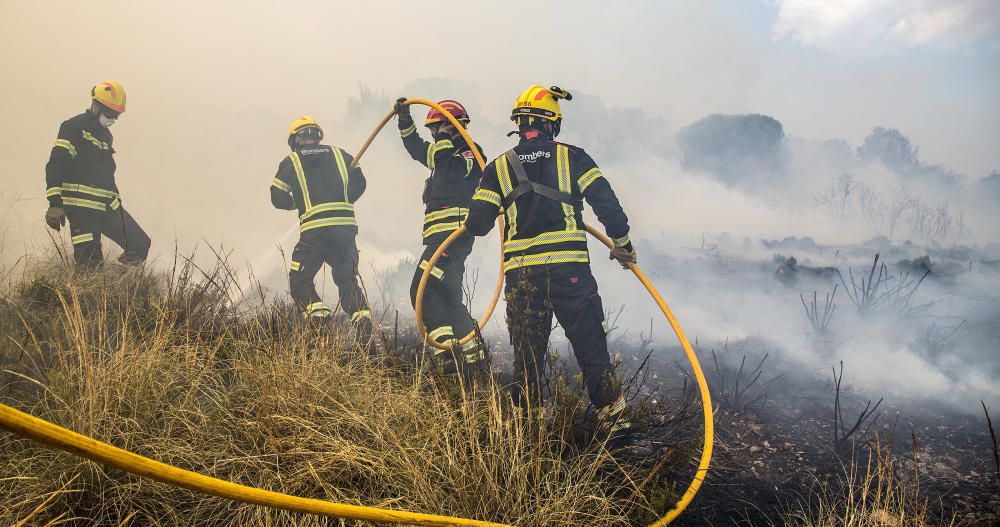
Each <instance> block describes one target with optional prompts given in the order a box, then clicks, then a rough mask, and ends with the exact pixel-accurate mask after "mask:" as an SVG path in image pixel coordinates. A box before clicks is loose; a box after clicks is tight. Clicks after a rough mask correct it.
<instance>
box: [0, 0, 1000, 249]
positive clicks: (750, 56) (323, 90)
mask: <svg viewBox="0 0 1000 527" xmlns="http://www.w3.org/2000/svg"><path fill="white" fill-rule="evenodd" d="M0 6H2V7H0V60H2V62H0V63H2V64H3V65H4V66H3V69H4V74H3V75H4V78H5V80H6V81H7V82H5V83H4V85H5V86H7V87H8V94H7V96H6V97H3V98H2V100H0V112H2V115H3V116H5V118H6V119H5V123H6V126H5V127H4V129H3V131H2V132H0V135H2V140H0V155H2V159H3V160H4V161H5V166H6V168H5V170H4V172H5V176H4V183H5V184H4V185H3V187H2V190H0V192H3V200H2V202H3V203H4V206H5V207H6V206H7V205H8V203H10V201H11V200H12V199H17V200H18V201H17V202H16V205H15V206H14V207H12V210H8V211H7V212H6V213H5V214H0V221H3V222H5V223H6V225H4V228H5V231H6V235H7V236H8V251H10V250H13V247H11V246H10V240H15V241H18V240H35V241H38V240H44V239H45V236H46V234H45V231H44V229H43V227H42V224H41V219H40V218H41V215H42V213H43V211H44V208H45V202H44V182H43V180H44V164H45V161H46V159H47V157H48V154H49V149H50V147H51V144H52V141H53V139H54V138H55V134H56V131H57V129H58V125H59V123H60V122H61V121H62V120H64V119H66V118H68V117H70V116H72V115H74V114H76V113H78V112H80V111H81V110H83V109H84V108H85V107H86V106H87V104H88V90H89V88H90V86H92V85H93V84H94V83H96V82H99V81H102V80H105V79H114V80H118V81H119V82H121V83H122V84H123V85H124V86H125V88H126V90H127V92H128V112H127V113H126V115H125V116H124V117H123V118H122V119H121V120H120V121H119V122H118V124H116V125H115V127H114V128H113V132H114V133H115V145H116V149H117V151H118V154H117V159H118V164H119V173H118V181H119V186H120V187H121V188H122V190H123V193H124V201H125V203H126V205H127V206H128V207H129V209H130V210H132V212H133V213H134V215H135V216H136V217H137V218H138V219H139V220H140V222H141V223H142V224H143V225H144V226H145V227H146V229H147V231H149V232H150V234H151V235H152V236H153V238H154V244H155V245H156V246H155V247H154V252H157V251H159V252H160V253H161V254H162V253H169V252H171V251H172V247H173V239H174V238H175V237H176V238H178V239H179V240H181V244H182V246H189V245H190V244H192V243H195V242H198V241H199V240H201V239H204V240H208V241H211V242H213V243H219V242H225V243H226V244H227V245H229V246H231V247H236V248H239V249H240V250H242V251H243V252H245V253H246V254H244V255H242V256H243V257H245V258H247V259H250V258H252V256H253V254H255V253H254V249H252V248H254V247H260V246H261V245H273V241H274V240H275V239H277V238H278V237H279V236H280V235H281V234H282V233H284V232H286V230H287V229H288V227H289V224H291V223H294V218H292V217H291V216H289V215H288V214H286V213H283V212H279V211H274V210H272V209H271V208H270V203H269V201H268V197H267V186H268V184H269V181H270V179H271V177H272V176H273V173H274V170H275V168H276V167H277V164H278V162H279V161H280V160H281V158H282V157H283V156H284V155H286V154H287V146H286V145H285V138H286V133H287V127H288V124H289V123H290V122H291V120H292V119H294V118H295V117H296V116H298V115H300V114H303V113H309V114H313V115H315V116H316V117H317V118H319V119H320V121H321V124H324V126H325V127H326V129H327V135H328V138H329V139H330V142H332V143H334V144H339V145H340V146H343V147H344V148H346V149H347V150H349V151H353V150H354V149H355V148H357V146H358V145H359V144H360V141H361V139H362V138H363V137H364V136H365V135H366V134H367V133H368V131H369V130H370V128H371V126H372V125H373V124H374V119H373V120H372V122H361V123H354V126H350V125H349V124H350V123H344V121H343V115H344V111H345V108H346V104H347V99H348V97H350V96H352V95H356V94H357V92H358V86H359V83H364V84H366V85H368V86H371V87H373V88H375V89H378V90H384V91H385V92H386V93H387V94H388V95H392V96H395V95H397V92H398V91H399V90H402V88H403V87H404V86H406V85H407V84H408V83H410V82H412V81H414V80H417V79H421V78H427V77H444V78H451V79H456V80H462V81H467V82H469V83H472V84H473V85H475V86H477V87H478V88H479V90H480V104H481V106H482V108H481V109H480V112H481V113H482V114H483V115H481V116H480V118H481V119H485V120H489V121H492V122H494V123H502V122H504V121H505V119H506V117H507V115H508V114H509V111H510V104H511V102H512V101H513V99H514V98H515V97H516V95H517V94H518V93H519V92H520V91H522V90H523V89H524V88H526V87H527V86H529V85H531V84H534V83H542V84H559V85H561V86H564V87H567V88H571V89H577V90H580V91H583V92H586V93H588V94H591V95H596V96H599V97H601V98H602V99H603V100H604V102H605V103H606V104H607V105H608V106H612V107H641V108H643V109H644V110H646V111H647V112H648V113H650V114H652V115H657V116H660V117H662V118H663V119H665V120H666V121H667V122H668V123H670V126H671V127H673V128H674V129H676V128H680V127H682V126H685V125H687V124H689V123H691V122H692V121H694V120H697V119H699V118H701V117H704V116H705V115H707V114H709V113H714V112H724V113H751V112H759V113H766V114H769V115H773V116H774V117H776V118H777V119H779V120H780V121H781V122H782V123H783V124H784V125H785V130H786V133H788V134H789V135H793V136H797V137H804V138H809V139H828V138H844V139H846V140H848V141H849V142H850V144H852V145H853V146H857V145H858V144H859V143H860V142H861V140H862V139H863V138H864V136H865V135H867V134H868V133H869V132H870V131H871V129H872V128H873V127H874V126H877V125H884V126H891V127H895V128H899V129H900V130H902V131H903V132H904V133H906V134H907V135H908V136H909V137H910V138H911V139H912V140H913V142H914V143H915V144H917V145H919V146H920V152H921V158H922V159H923V160H924V161H925V162H928V163H940V164H944V165H947V166H949V167H951V168H953V169H955V170H957V171H959V172H961V173H963V174H965V175H967V176H968V177H969V178H970V179H971V180H976V179H979V178H981V177H983V176H985V175H987V174H989V172H990V170H993V169H1000V148H998V147H997V144H998V141H997V138H998V136H1000V90H998V89H997V87H998V86H1000V21H998V16H1000V15H998V13H1000V9H998V5H997V2H996V0H967V1H954V2H944V1H935V0H923V1H921V0H909V1H906V0H871V1H859V0H845V1H840V2H834V1H823V0H811V1H807V0H778V1H767V2H753V1H742V0H740V1H738V0H729V1H716V2H669V3H668V2H607V1H605V2H584V1H575V2H564V3H548V2H485V1H483V2H476V1H462V2H426V3H420V4H415V3H413V2H402V1H400V2H351V3H341V2H308V1H299V2H278V1H268V2H261V1H253V2H251V1H244V2H230V3H222V2H189V1H173V2H159V3H155V4H154V3H152V2H135V3H132V2H123V3H119V4H116V6H115V8H114V10H111V11H109V10H107V9H95V8H94V7H93V6H92V5H90V4H87V3H80V2H69V1H65V2H49V1H46V2H15V1H12V0H0ZM405 95H410V96H430V95H429V94H420V93H408V94H405ZM567 112H568V113H567V122H570V120H571V119H572V114H571V113H570V112H569V109H567ZM473 131H475V129H473ZM394 134H395V132H394V131H390V134H389V135H394ZM478 139H479V140H480V141H481V142H483V143H484V144H486V145H487V149H488V151H490V152H491V153H494V154H495V153H496V152H497V150H498V148H502V147H503V146H504V145H506V144H507V143H506V142H505V139H504V138H503V137H502V136H498V137H480V138H478ZM598 161H600V160H598ZM403 163H408V161H406V160H405V158H404V157H403V155H402V149H401V148H400V145H399V144H398V138H388V137H387V138H381V139H380V141H379V142H377V143H376V145H375V146H374V147H373V149H372V150H371V152H370V154H369V157H368V158H366V162H365V168H366V170H367V171H368V172H369V176H370V178H371V179H373V180H374V181H373V184H372V187H371V191H370V193H369V195H368V196H366V198H364V199H367V200H372V201H370V203H379V202H380V200H389V201H388V202H389V203H393V204H396V203H400V204H404V205H401V206H400V207H392V208H391V209H389V208H373V207H366V208H364V210H362V211H361V212H360V213H359V214H360V219H361V220H362V222H363V223H362V234H363V235H365V234H366V233H367V234H368V235H369V237H370V238H375V237H378V236H383V234H381V233H384V227H385V225H393V226H394V229H395V230H396V231H400V232H403V234H400V235H398V236H397V237H392V236H388V237H385V236H383V238H385V239H387V240H390V242H388V243H387V244H386V245H387V246H388V249H400V248H402V244H401V243H399V242H398V240H399V239H402V238H403V237H404V235H405V234H410V236H405V238H406V239H407V240H411V239H412V243H410V244H409V245H408V246H407V247H406V248H411V247H410V245H415V244H416V243H417V240H418V236H417V235H416V234H415V232H416V231H417V230H419V221H420V219H419V214H420V204H419V199H418V196H419V191H420V185H421V181H422V178H423V177H424V176H425V175H426V174H424V173H423V172H421V171H420V170H419V169H418V168H417V167H416V166H414V165H412V164H403ZM404 166H405V167H406V171H405V172H406V173H400V172H403V170H401V169H400V168H399V167H404ZM615 184H616V185H618V186H626V185H628V180H627V178H626V179H621V180H617V181H616V182H615ZM393 200H397V201H393ZM628 205H630V206H632V207H643V206H646V204H641V203H632V204H628ZM383 222H390V223H383ZM407 222H408V223H407ZM409 223H413V224H414V225H415V226H414V227H413V228H412V229H410V230H412V231H414V232H413V233H409V232H408V231H406V230H405V229H399V228H398V227H396V226H397V225H399V224H409ZM6 256H9V254H8V255H5V258H4V259H6Z"/></svg>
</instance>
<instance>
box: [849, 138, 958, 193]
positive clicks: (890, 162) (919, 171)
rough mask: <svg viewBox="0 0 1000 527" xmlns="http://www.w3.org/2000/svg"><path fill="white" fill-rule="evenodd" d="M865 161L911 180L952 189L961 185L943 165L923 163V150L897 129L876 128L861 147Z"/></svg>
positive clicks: (955, 175)
mask: <svg viewBox="0 0 1000 527" xmlns="http://www.w3.org/2000/svg"><path fill="white" fill-rule="evenodd" d="M858 157H859V158H860V159H861V160H862V161H867V162H879V163H882V165H883V166H885V167H886V168H888V169H889V170H891V171H893V172H895V173H896V174H899V175H900V176H903V177H906V178H909V179H911V180H920V181H924V182H927V183H933V184H937V185H942V186H945V187H952V186H955V185H958V184H960V183H962V177H961V176H959V175H958V174H955V173H954V172H952V171H951V170H949V169H947V168H945V167H943V166H940V165H926V164H924V163H923V162H921V161H920V149H919V148H918V147H916V146H913V144H912V143H911V142H910V139H909V138H908V137H906V136H905V135H903V133H902V132H900V131H899V130H896V129H894V128H882V127H881V126H878V127H875V129H874V130H872V133H871V134H869V135H868V137H866V138H865V142H864V144H862V145H861V146H860V147H858Z"/></svg>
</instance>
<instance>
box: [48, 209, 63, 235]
mask: <svg viewBox="0 0 1000 527" xmlns="http://www.w3.org/2000/svg"><path fill="white" fill-rule="evenodd" d="M45 223H47V224H48V225H49V227H52V228H53V229H55V230H57V231H58V230H59V228H60V227H62V226H63V225H66V211H64V210H63V209H62V207H49V210H47V211H45Z"/></svg>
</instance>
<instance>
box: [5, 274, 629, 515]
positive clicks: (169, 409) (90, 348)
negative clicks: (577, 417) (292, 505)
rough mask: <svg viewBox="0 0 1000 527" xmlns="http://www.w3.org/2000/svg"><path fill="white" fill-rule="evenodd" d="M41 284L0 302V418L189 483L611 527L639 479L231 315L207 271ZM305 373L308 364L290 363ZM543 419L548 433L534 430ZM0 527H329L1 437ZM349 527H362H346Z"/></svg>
mask: <svg viewBox="0 0 1000 527" xmlns="http://www.w3.org/2000/svg"><path fill="white" fill-rule="evenodd" d="M59 269H60V268H59V267H58V266H53V267H52V269H50V270H48V271H46V272H44V273H37V274H35V275H33V276H22V277H19V278H18V279H17V280H16V281H14V282H13V283H11V284H8V285H7V286H6V287H5V290H4V291H3V292H2V293H0V336H2V342H0V370H2V371H0V383H2V384H0V400H2V401H3V402H4V403H6V404H11V405H13V406H15V407H18V408H20V409H22V410H25V411H28V412H30V413H32V414H33V415H36V416H39V417H42V418H45V419H48V420H51V421H53V422H55V423H57V424H60V425H62V426H66V427H68V428H70V429H72V430H75V431H78V432H80V433H83V434H87V435H91V436H93V437H95V438H97V439H100V440H102V441H107V442H109V443H112V444H114V445H116V446H119V447H122V448H126V449H129V450H132V451H134V452H137V453H139V454H141V455H144V456H148V457H151V458H153V459H157V460H160V461H164V462H167V463H171V464H174V465H177V466H179V467H182V468H185V469H189V470H194V471H197V472H200V473H203V474H208V475H211V476H215V477H219V478H223V479H227V480H231V481H235V482H238V483H242V484H246V485H253V486H258V487H262V488H267V489H272V490H277V491H281V492H287V493H291V494H295V495H300V496H308V497H315V498H324V499H329V500H335V501H342V502H347V503H354V504H370V505H379V506H383V507H389V508H400V509H409V510H415V511H421V512H432V513H441V514H454V515H461V516H466V517H472V518H477V519H489V520H494V521H500V522H505V523H512V524H517V525H519V526H522V527H530V526H535V525H537V526H541V525H545V526H559V525H566V526H570V525H572V526H578V525H601V526H605V525H607V526H613V525H629V524H630V521H629V517H638V516H647V515H648V514H649V510H648V509H649V506H648V503H646V502H645V501H644V498H642V497H641V496H636V492H635V488H636V486H638V485H639V482H640V481H642V480H643V478H644V477H645V474H636V473H634V472H635V471H634V470H632V469H628V468H624V467H622V466H620V465H619V464H618V463H617V462H616V461H615V460H614V459H613V458H612V457H611V456H610V455H609V454H608V452H607V451H606V450H605V449H604V448H603V447H602V446H601V445H595V444H591V445H587V446H578V445H577V446H574V443H573V441H571V440H569V439H568V438H567V437H565V435H566V434H567V432H566V431H567V430H569V429H570V428H571V427H568V426H566V423H564V422H563V423H560V422H556V421H557V419H558V416H559V415H560V413H559V412H547V413H545V415H547V416H548V417H547V418H545V420H542V419H540V418H526V417H522V416H520V415H519V414H518V413H516V412H514V411H513V410H512V408H511V405H510V403H509V398H508V397H506V396H504V395H501V394H500V393H501V391H500V390H489V389H485V390H478V391H475V392H474V393H467V394H466V395H465V397H460V396H455V390H454V389H453V387H449V386H447V385H446V384H442V382H441V381H440V380H438V379H434V378H432V377H431V376H429V375H428V374H426V373H424V370H422V369H420V368H407V369H406V370H405V373H404V372H402V371H401V370H398V369H392V368H387V367H385V366H382V365H379V364H374V363H371V362H369V361H368V360H367V359H361V358H358V357H357V356H356V355H355V354H354V353H353V352H351V351H350V346H349V338H348V337H349V335H346V334H344V331H346V330H335V331H333V332H329V333H326V334H317V333H315V332H311V331H309V330H307V329H306V328H303V327H300V326H299V325H297V321H296V319H295V318H294V317H291V316H289V315H288V314H287V313H289V310H288V309H287V307H286V306H282V305H280V304H270V305H262V306H259V307H257V308H255V309H253V310H251V311H249V312H243V313H241V314H237V313H236V312H235V310H234V309H233V306H232V302H231V301H230V300H229V294H228V292H229V291H230V290H231V285H232V280H231V274H229V273H227V271H226V270H225V269H224V266H220V269H215V270H213V271H211V272H207V273H200V272H198V271H197V270H196V269H195V268H193V267H192V266H191V265H182V266H179V268H178V269H177V270H175V271H174V272H173V273H171V274H170V275H169V276H150V275H147V274H142V273H140V272H129V273H124V274H121V273H120V272H118V273H114V272H106V273H100V274H92V275H72V274H67V273H66V272H64V271H60V270H59ZM307 354H309V355H311V359H309V360H307V359H306V356H307ZM553 416H557V417H553ZM0 496H2V497H3V498H2V499H0V524H4V525H61V524H86V525H100V526H119V525H202V526H204V525H209V526H223V525H233V526H236V525H240V526H243V525H342V523H341V522H340V521H339V520H334V519H324V518H316V517H308V516H305V515H299V514H292V513H286V512H282V511H275V510H267V509H264V508H260V507H256V506H250V505H243V504H237V503H233V502H229V501H226V500H222V499H218V498H213V497H207V496H202V495H198V494H195V493H192V492H189V491H186V490H182V489H176V488H172V487H169V486H167V485H164V484H160V483H156V482H153V481H150V480H144V479H141V478H138V477H134V476H131V475H129V474H126V473H123V472H121V471H118V470H114V469H108V468H106V467H104V466H101V465H98V464H95V463H92V462H89V461H84V460H81V459H80V458H77V457H74V456H71V455H69V454H65V453H62V452H57V451H53V450H50V449H47V448H44V447H42V446H39V445H37V444H34V443H32V442H29V441H27V440H22V439H19V438H17V437H15V436H12V435H10V434H8V433H5V432H0ZM358 525H362V524H360V523H359V524H358Z"/></svg>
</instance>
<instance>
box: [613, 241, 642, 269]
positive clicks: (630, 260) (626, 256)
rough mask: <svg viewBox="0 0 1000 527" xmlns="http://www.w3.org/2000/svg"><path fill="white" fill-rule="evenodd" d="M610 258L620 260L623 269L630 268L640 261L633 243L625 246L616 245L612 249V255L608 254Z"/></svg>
mask: <svg viewBox="0 0 1000 527" xmlns="http://www.w3.org/2000/svg"><path fill="white" fill-rule="evenodd" d="M608 260H618V263H619V264H621V266H622V269H630V268H631V267H632V266H633V265H634V264H635V263H637V262H638V261H639V259H638V257H637V255H636V253H635V249H634V248H633V247H632V244H631V243H630V244H628V245H626V246H625V247H615V248H614V249H611V255H610V256H608Z"/></svg>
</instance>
